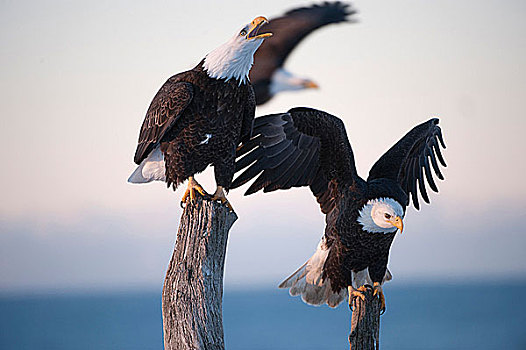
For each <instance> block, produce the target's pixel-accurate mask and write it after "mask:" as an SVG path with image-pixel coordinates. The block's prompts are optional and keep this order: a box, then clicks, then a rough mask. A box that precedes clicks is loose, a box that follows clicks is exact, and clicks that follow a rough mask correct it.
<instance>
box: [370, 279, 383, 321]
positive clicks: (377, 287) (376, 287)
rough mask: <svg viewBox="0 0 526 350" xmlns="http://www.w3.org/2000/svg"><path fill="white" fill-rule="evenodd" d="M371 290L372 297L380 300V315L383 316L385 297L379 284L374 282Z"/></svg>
mask: <svg viewBox="0 0 526 350" xmlns="http://www.w3.org/2000/svg"><path fill="white" fill-rule="evenodd" d="M373 288H374V292H373V296H376V295H378V299H380V315H383V314H384V313H385V295H384V292H383V290H382V286H381V284H380V283H379V282H374V286H373Z"/></svg>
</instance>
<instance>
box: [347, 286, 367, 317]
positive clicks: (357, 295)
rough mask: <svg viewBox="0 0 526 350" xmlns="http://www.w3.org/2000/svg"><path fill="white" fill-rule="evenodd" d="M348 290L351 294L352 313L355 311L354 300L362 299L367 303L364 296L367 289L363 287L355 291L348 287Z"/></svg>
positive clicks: (350, 306) (350, 307)
mask: <svg viewBox="0 0 526 350" xmlns="http://www.w3.org/2000/svg"><path fill="white" fill-rule="evenodd" d="M347 290H348V292H349V309H351V311H352V310H353V308H352V302H353V300H354V298H360V299H362V301H365V294H363V292H365V291H366V290H367V287H365V286H361V287H360V288H358V289H354V287H353V286H349V287H347Z"/></svg>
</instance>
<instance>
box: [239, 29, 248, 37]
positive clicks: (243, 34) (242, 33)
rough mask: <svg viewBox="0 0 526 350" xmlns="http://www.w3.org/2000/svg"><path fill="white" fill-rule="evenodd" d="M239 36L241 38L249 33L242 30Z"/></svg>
mask: <svg viewBox="0 0 526 350" xmlns="http://www.w3.org/2000/svg"><path fill="white" fill-rule="evenodd" d="M239 35H240V36H245V35H247V31H246V30H244V29H241V31H240V32H239Z"/></svg>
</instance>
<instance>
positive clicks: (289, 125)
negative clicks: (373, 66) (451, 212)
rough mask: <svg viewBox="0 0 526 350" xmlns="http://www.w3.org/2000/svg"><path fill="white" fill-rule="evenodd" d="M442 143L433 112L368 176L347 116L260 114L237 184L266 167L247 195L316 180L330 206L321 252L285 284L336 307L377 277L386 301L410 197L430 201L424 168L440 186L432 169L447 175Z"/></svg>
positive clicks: (301, 111)
mask: <svg viewBox="0 0 526 350" xmlns="http://www.w3.org/2000/svg"><path fill="white" fill-rule="evenodd" d="M440 145H441V146H442V147H444V148H445V144H444V140H443V138H442V132H441V129H440V127H439V126H438V119H436V118H433V119H430V120H428V121H427V122H424V123H422V124H420V125H418V126H416V127H414V128H413V129H412V130H411V131H409V132H408V133H407V134H406V135H405V136H404V137H402V138H401V139H400V140H399V141H398V142H397V143H396V144H395V145H394V146H393V147H391V148H390V149H389V150H388V151H387V152H386V153H385V154H384V155H383V156H382V157H380V159H379V160H378V161H377V162H376V163H375V164H374V165H373V167H372V168H371V170H370V171H369V177H368V178H367V180H364V179H362V178H361V177H360V176H359V175H358V173H357V171H356V166H355V164H354V155H353V151H352V148H351V145H350V143H349V140H348V138H347V134H346V131H345V127H344V124H343V122H342V121H341V120H340V119H339V118H337V117H335V116H333V115H330V114H328V113H325V112H322V111H319V110H315V109H309V108H294V109H291V110H289V111H288V112H287V113H281V114H272V115H267V116H263V117H260V118H256V119H255V122H254V132H253V137H252V138H251V139H250V141H248V142H247V143H245V144H243V146H242V147H241V148H240V150H239V152H238V155H237V156H238V157H239V159H238V160H237V162H236V171H240V170H241V169H245V168H247V167H248V168H247V169H246V170H245V171H244V172H243V173H242V174H241V175H239V176H238V177H237V178H236V179H235V180H234V182H233V183H232V188H236V187H239V186H241V185H243V184H244V183H246V182H248V181H249V180H251V179H253V178H255V177H256V176H258V175H259V177H258V178H257V179H256V180H255V181H254V182H253V183H252V185H251V186H250V187H249V188H248V190H247V192H246V195H249V194H252V193H255V192H257V191H259V190H261V189H263V191H264V192H270V191H274V190H277V189H289V188H291V187H299V186H309V187H310V189H311V191H312V193H313V194H314V196H315V197H316V199H317V201H318V203H319V205H320V207H321V211H322V212H323V213H324V214H326V227H325V234H324V236H323V238H322V240H321V242H320V243H319V245H318V248H317V250H316V252H315V253H314V255H313V256H312V257H311V258H310V259H309V260H308V261H307V262H306V263H305V264H304V265H303V266H301V267H300V268H299V269H298V270H297V271H296V272H294V273H293V274H292V275H291V276H290V277H288V278H287V279H286V280H285V281H283V283H281V285H280V287H281V288H290V294H291V295H301V296H302V299H303V300H304V301H305V302H306V303H309V304H314V305H321V304H324V303H327V304H328V305H329V306H331V307H335V306H337V305H338V304H339V303H340V302H341V301H343V300H344V298H345V297H346V296H347V294H348V295H349V303H350V302H351V300H352V297H354V296H360V297H362V298H363V297H364V296H363V294H362V293H361V292H363V291H364V285H371V286H373V287H374V289H375V295H378V296H379V298H380V299H381V301H382V309H385V298H384V296H383V292H382V289H381V285H382V283H383V282H384V281H385V280H389V279H390V278H391V275H390V272H389V271H388V270H387V262H388V259H389V250H390V247H391V243H392V242H393V239H394V237H395V234H396V232H397V231H398V230H399V231H400V232H402V230H403V218H404V215H405V212H406V207H407V206H408V205H409V204H410V201H409V199H410V197H411V198H412V202H413V205H414V207H415V208H416V209H419V207H420V205H419V200H418V193H420V195H421V197H422V198H423V199H424V201H425V202H427V203H429V196H428V194H427V191H426V184H425V183H426V181H425V180H424V173H425V177H426V179H427V183H428V184H429V186H430V187H431V189H432V190H433V191H435V192H438V188H437V186H436V184H435V182H434V180H433V176H432V170H431V169H433V172H434V173H435V174H436V176H438V178H439V179H442V180H443V179H444V177H443V175H442V173H441V171H440V168H439V165H438V162H440V163H441V164H442V165H443V166H446V163H445V161H444V159H443V157H442V154H441V151H440ZM437 159H438V162H437ZM417 183H418V184H417Z"/></svg>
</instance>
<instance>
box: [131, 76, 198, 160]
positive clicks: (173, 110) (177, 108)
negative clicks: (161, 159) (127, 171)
mask: <svg viewBox="0 0 526 350" xmlns="http://www.w3.org/2000/svg"><path fill="white" fill-rule="evenodd" d="M172 79H173V77H172V78H170V79H169V80H168V81H167V82H166V83H165V84H164V85H163V86H162V87H161V89H160V90H159V92H157V94H156V95H155V97H154V98H153V100H152V103H151V104H150V107H149V108H148V112H146V117H145V118H144V122H143V123H142V127H141V132H140V134H139V144H138V145H137V150H136V151H135V158H134V161H135V163H137V164H141V162H142V161H143V160H144V158H146V157H147V156H148V154H149V153H150V152H151V151H152V150H153V149H154V148H155V146H156V145H157V143H158V142H159V141H161V139H162V137H163V136H164V135H165V134H166V132H167V131H168V130H169V129H170V128H172V127H173V126H174V125H175V123H176V122H177V120H178V119H179V117H180V116H181V115H182V113H183V112H184V110H185V108H186V107H187V106H188V104H189V103H190V101H192V96H193V86H192V84H190V83H186V82H173V81H172Z"/></svg>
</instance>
